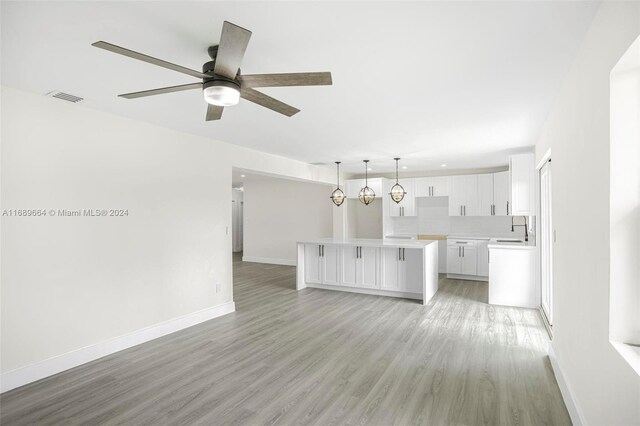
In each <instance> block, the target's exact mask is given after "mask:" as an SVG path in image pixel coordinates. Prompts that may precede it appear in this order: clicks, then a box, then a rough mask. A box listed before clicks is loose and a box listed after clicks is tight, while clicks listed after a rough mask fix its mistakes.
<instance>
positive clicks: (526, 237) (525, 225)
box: [511, 216, 529, 241]
mask: <svg viewBox="0 0 640 426" xmlns="http://www.w3.org/2000/svg"><path fill="white" fill-rule="evenodd" d="M522 217H524V225H514V224H513V216H511V232H514V229H513V228H515V227H516V226H524V240H525V241H529V232H528V231H527V228H529V227H528V226H527V217H526V216H522Z"/></svg>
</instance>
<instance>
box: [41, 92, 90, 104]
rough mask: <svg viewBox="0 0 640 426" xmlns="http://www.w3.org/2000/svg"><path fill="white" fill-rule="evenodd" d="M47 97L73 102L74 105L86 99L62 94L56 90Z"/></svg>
mask: <svg viewBox="0 0 640 426" xmlns="http://www.w3.org/2000/svg"><path fill="white" fill-rule="evenodd" d="M47 96H51V97H52V98H57V99H62V100H63V101H67V102H72V103H74V104H77V103H78V102H80V101H83V100H84V98H81V97H79V96H75V95H70V94H68V93H65V92H60V91H58V90H54V91H53V92H49V93H47Z"/></svg>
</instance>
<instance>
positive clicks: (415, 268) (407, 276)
mask: <svg viewBox="0 0 640 426" xmlns="http://www.w3.org/2000/svg"><path fill="white" fill-rule="evenodd" d="M402 250H403V251H402V261H401V262H400V263H401V266H400V271H401V274H400V282H401V289H402V291H406V292H408V293H420V294H421V293H422V286H423V282H422V269H423V268H422V263H423V260H422V250H419V249H402Z"/></svg>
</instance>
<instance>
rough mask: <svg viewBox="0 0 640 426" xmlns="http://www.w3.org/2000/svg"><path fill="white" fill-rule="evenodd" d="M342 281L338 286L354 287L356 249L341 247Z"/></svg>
mask: <svg viewBox="0 0 640 426" xmlns="http://www.w3.org/2000/svg"><path fill="white" fill-rule="evenodd" d="M341 252H342V280H341V282H340V284H342V285H347V286H355V285H356V282H357V278H356V268H357V266H358V259H357V253H358V247H356V246H343V247H342V250H341Z"/></svg>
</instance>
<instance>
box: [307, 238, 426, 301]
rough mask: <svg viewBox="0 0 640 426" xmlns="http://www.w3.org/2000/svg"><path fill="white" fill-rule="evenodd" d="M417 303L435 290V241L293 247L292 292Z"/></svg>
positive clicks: (336, 242) (355, 241) (358, 241)
mask: <svg viewBox="0 0 640 426" xmlns="http://www.w3.org/2000/svg"><path fill="white" fill-rule="evenodd" d="M306 287H315V288H323V289H327V290H339V291H350V292H354V293H366V294H376V295H382V296H392V297H405V298H410V299H419V300H421V301H422V303H423V304H427V302H428V301H429V300H431V298H432V297H433V295H434V294H435V293H436V291H438V242H437V241H430V240H421V241H415V240H411V241H389V240H377V239H348V240H338V239H322V240H313V241H303V242H299V243H298V264H297V278H296V289H297V290H301V289H303V288H306Z"/></svg>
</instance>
